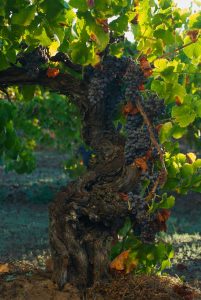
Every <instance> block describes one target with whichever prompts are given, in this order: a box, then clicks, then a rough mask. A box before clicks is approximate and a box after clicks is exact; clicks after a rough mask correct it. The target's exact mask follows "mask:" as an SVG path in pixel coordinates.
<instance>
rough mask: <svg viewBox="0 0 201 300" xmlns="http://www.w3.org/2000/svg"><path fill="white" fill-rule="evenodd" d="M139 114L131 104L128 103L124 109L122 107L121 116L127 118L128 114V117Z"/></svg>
mask: <svg viewBox="0 0 201 300" xmlns="http://www.w3.org/2000/svg"><path fill="white" fill-rule="evenodd" d="M138 112H139V110H138V108H137V107H136V106H134V105H133V104H132V103H131V102H128V103H127V104H126V105H125V106H124V107H123V114H124V115H125V116H127V115H128V114H130V115H136V114H137V113H138Z"/></svg>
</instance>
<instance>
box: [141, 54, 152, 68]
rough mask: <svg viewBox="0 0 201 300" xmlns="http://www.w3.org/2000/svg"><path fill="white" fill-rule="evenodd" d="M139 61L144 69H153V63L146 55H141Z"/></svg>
mask: <svg viewBox="0 0 201 300" xmlns="http://www.w3.org/2000/svg"><path fill="white" fill-rule="evenodd" d="M139 61H140V66H141V68H142V70H149V69H151V65H150V63H149V61H148V60H147V58H146V57H145V56H142V57H140V58H139Z"/></svg>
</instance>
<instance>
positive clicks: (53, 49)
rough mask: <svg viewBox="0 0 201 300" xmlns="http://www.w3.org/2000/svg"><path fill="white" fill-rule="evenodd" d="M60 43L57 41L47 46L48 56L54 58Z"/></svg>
mask: <svg viewBox="0 0 201 300" xmlns="http://www.w3.org/2000/svg"><path fill="white" fill-rule="evenodd" d="M59 46H60V43H59V42H58V41H54V42H52V43H51V45H50V46H49V53H50V56H54V55H55V54H56V53H57V49H58V48H59Z"/></svg>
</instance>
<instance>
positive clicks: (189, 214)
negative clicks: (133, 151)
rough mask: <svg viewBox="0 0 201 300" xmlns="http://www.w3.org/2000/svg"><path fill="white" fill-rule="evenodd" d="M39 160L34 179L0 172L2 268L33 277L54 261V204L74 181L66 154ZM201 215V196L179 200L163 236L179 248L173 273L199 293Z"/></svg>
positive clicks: (42, 156) (48, 153) (44, 155)
mask: <svg viewBox="0 0 201 300" xmlns="http://www.w3.org/2000/svg"><path fill="white" fill-rule="evenodd" d="M36 156H37V161H38V168H37V170H36V171H34V172H33V173H32V174H30V175H17V174H15V173H8V174H6V173H5V172H4V171H3V168H1V169H0V231H1V237H0V263H14V264H15V266H17V267H19V268H20V267H22V266H24V268H25V269H26V271H27V272H28V271H30V272H32V271H33V270H34V269H36V268H40V269H41V270H44V269H45V268H46V260H47V258H48V256H49V248H48V203H49V202H50V201H51V200H52V199H53V197H54V195H55V194H56V192H57V191H58V190H59V189H60V187H61V186H63V185H65V184H66V182H68V181H69V177H68V175H67V174H65V173H63V172H62V169H61V165H62V161H63V160H64V155H63V154H58V153H55V152H51V151H40V152H37V153H36ZM200 212H201V195H200V194H195V193H191V194H189V195H187V196H182V197H177V201H176V206H175V208H174V209H173V211H172V214H171V217H170V219H169V224H168V232H167V233H166V234H163V235H162V238H163V239H165V240H166V241H168V242H170V243H172V244H173V245H174V248H175V258H174V260H173V266H172V268H171V269H170V270H167V273H169V274H171V275H174V276H176V277H177V276H179V277H180V278H182V280H184V281H186V282H188V283H190V284H191V285H193V286H194V287H196V288H199V289H201V218H200ZM9 276H10V277H9ZM12 276H14V277H12ZM4 279H5V280H7V281H12V280H15V275H10V274H9V275H7V277H5V276H4ZM5 299H6V298H5ZM55 299H56V298H55ZM111 299H112V298H111Z"/></svg>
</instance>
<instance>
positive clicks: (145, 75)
mask: <svg viewBox="0 0 201 300" xmlns="http://www.w3.org/2000/svg"><path fill="white" fill-rule="evenodd" d="M143 73H144V77H146V78H147V77H150V76H151V75H152V73H153V70H152V69H147V70H143Z"/></svg>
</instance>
